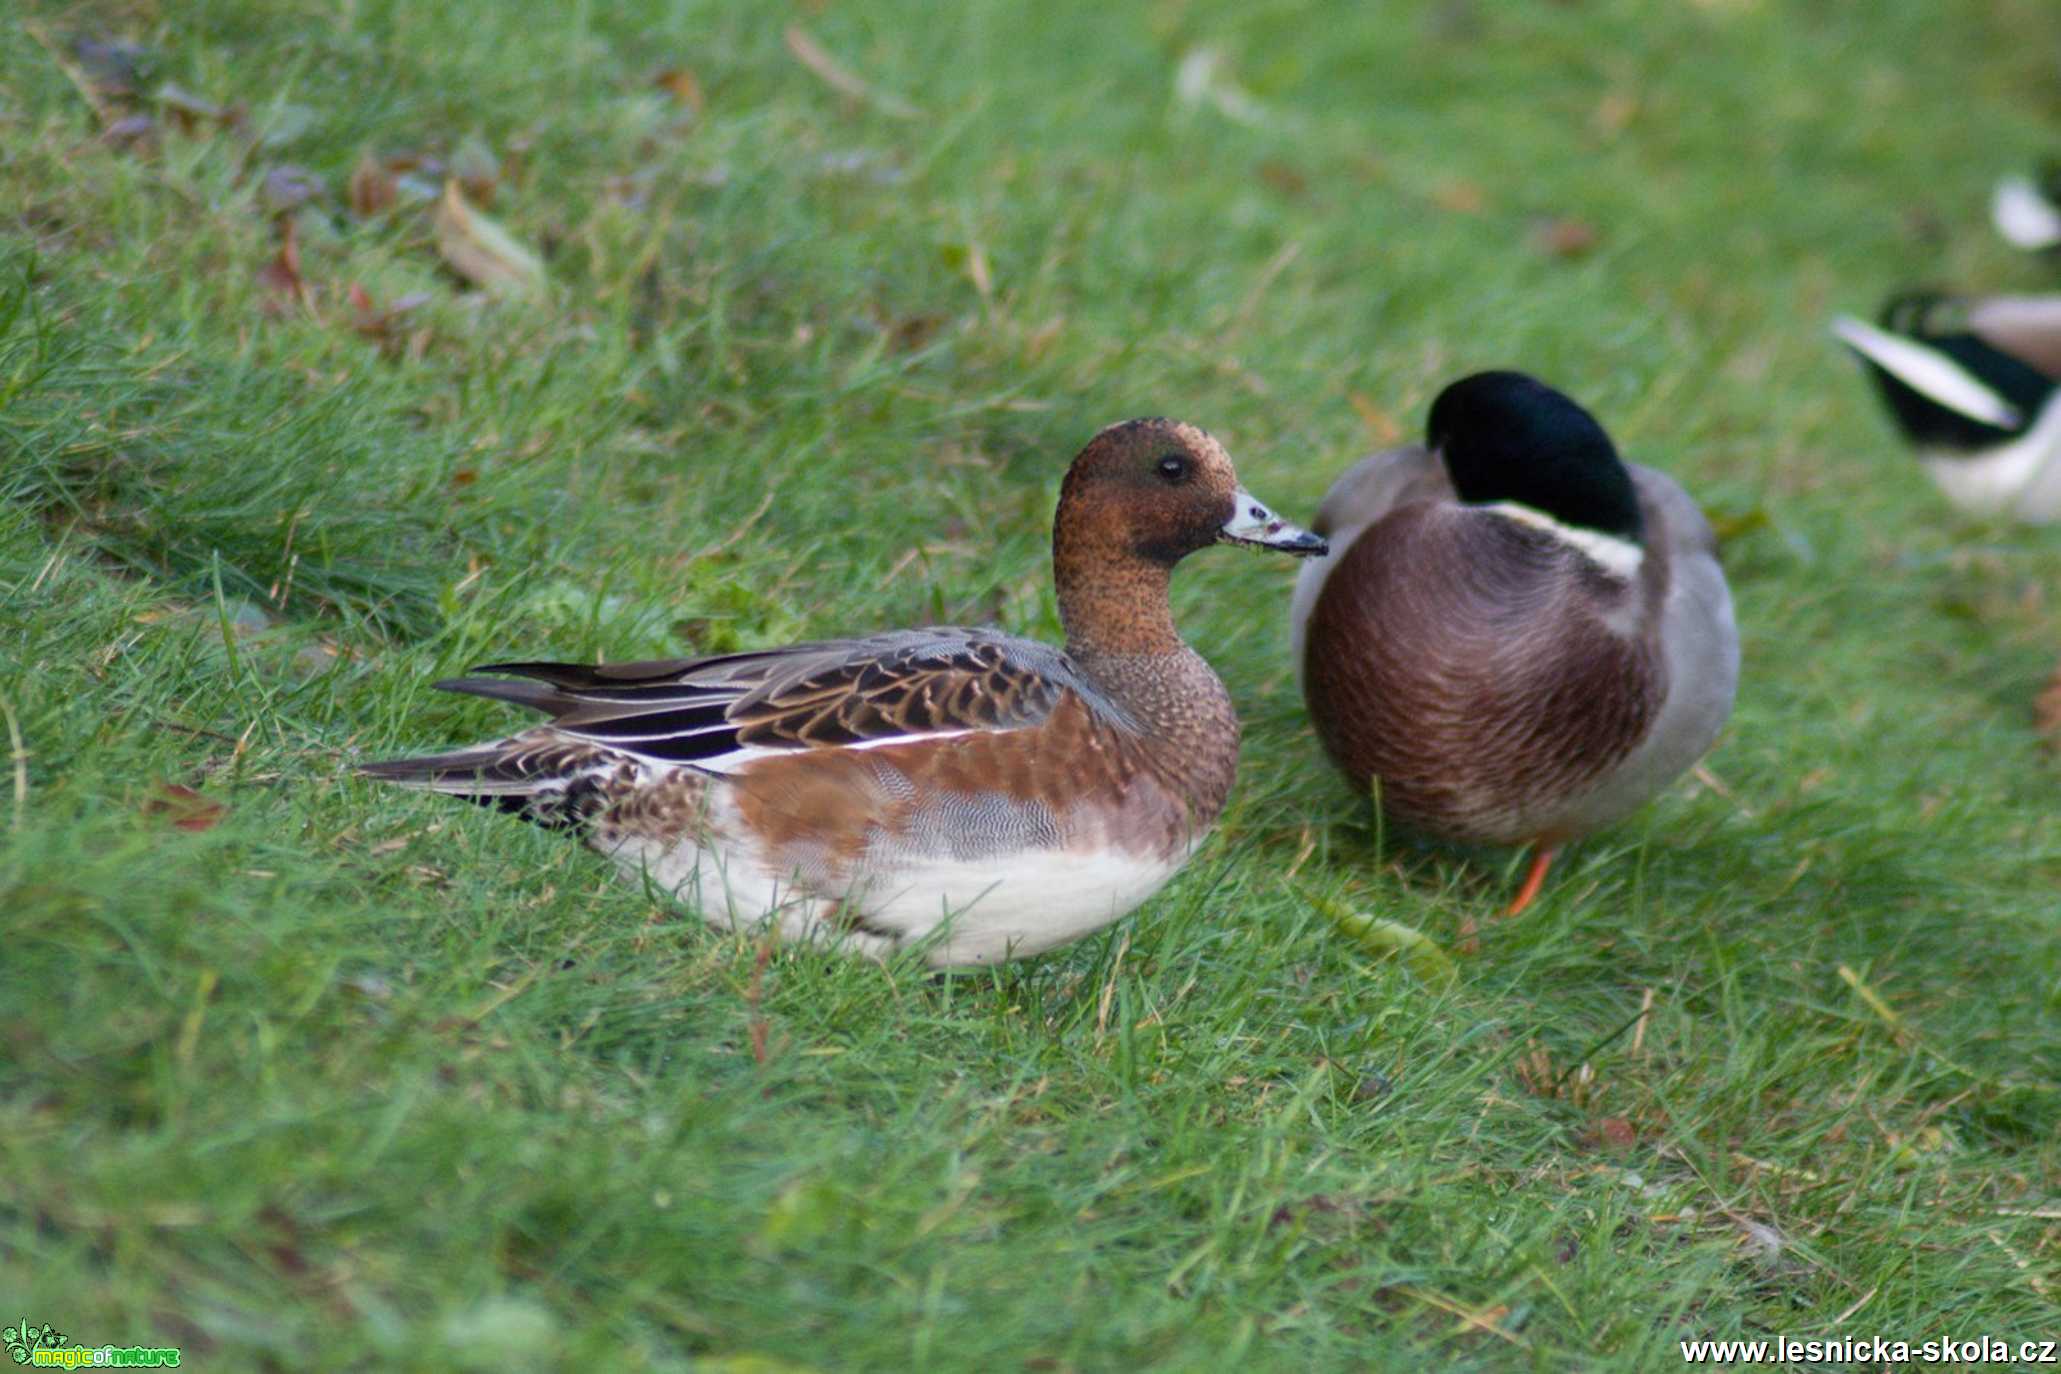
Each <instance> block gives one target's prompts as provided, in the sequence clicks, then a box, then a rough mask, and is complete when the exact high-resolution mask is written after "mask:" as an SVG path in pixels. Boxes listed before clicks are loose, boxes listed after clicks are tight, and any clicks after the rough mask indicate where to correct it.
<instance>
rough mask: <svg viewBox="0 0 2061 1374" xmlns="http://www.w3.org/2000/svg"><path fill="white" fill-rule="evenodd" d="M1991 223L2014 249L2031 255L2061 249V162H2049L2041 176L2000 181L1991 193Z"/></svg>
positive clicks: (2019, 175) (2042, 168)
mask: <svg viewBox="0 0 2061 1374" xmlns="http://www.w3.org/2000/svg"><path fill="white" fill-rule="evenodd" d="M1989 220H1990V223H1991V224H1992V225H1994V226H1995V227H1996V231H1997V233H1998V234H1999V235H2000V236H2001V237H2002V238H2003V240H2004V242H2006V243H2008V244H2010V245H2011V246H2012V247H2013V248H2020V249H2023V250H2024V251H2026V252H2028V253H2045V252H2049V251H2051V250H2052V249H2055V248H2061V160H2056V159H2053V158H2049V159H2047V160H2046V161H2045V162H2043V163H2041V164H2040V169H2039V175H2037V176H2025V175H2023V174H2017V175H2012V176H2007V177H2003V178H2001V179H2000V180H1998V182H1997V184H1996V189H1995V190H1993V191H1992V192H1991V193H1990V198H1989Z"/></svg>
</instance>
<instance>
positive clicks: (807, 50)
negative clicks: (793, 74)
mask: <svg viewBox="0 0 2061 1374" xmlns="http://www.w3.org/2000/svg"><path fill="white" fill-rule="evenodd" d="M784 36H785V37H786V39H787V50H788V51H789V52H791V53H793V54H794V57H795V60H796V61H797V62H799V63H801V64H802V65H803V66H804V67H807V68H808V69H809V70H810V71H812V72H814V73H815V74H816V75H817V76H820V77H822V78H823V82H824V84H825V85H827V86H829V87H830V88H831V89H833V90H836V91H839V92H842V93H843V94H845V95H848V96H850V97H851V98H852V99H854V100H856V101H859V102H860V103H862V104H866V105H871V106H873V107H874V108H875V109H877V110H879V111H880V112H881V113H882V114H887V115H893V116H894V117H895V118H896V119H914V118H916V117H917V116H918V115H920V114H922V113H923V111H921V110H919V109H917V108H916V107H915V106H914V105H911V104H910V103H909V102H908V101H906V100H904V99H902V98H901V97H900V96H898V95H895V94H893V93H892V92H889V91H881V90H875V89H874V88H873V87H872V86H870V85H868V84H867V83H866V82H864V81H862V80H860V79H859V78H858V77H857V76H856V75H854V74H853V73H852V72H851V71H850V70H849V69H847V68H846V67H845V66H844V65H843V64H842V63H840V62H839V61H838V60H837V59H836V58H834V57H832V56H831V55H830V54H829V53H828V52H826V51H824V49H823V47H822V45H821V44H819V43H817V42H816V40H815V39H813V38H811V37H809V35H808V33H807V32H806V31H805V30H804V29H803V28H802V27H801V25H799V24H789V25H788V26H787V32H786V34H785V35H784Z"/></svg>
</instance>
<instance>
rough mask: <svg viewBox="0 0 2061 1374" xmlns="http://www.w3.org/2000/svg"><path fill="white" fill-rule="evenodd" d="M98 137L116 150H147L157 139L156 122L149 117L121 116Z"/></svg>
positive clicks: (141, 115)
mask: <svg viewBox="0 0 2061 1374" xmlns="http://www.w3.org/2000/svg"><path fill="white" fill-rule="evenodd" d="M100 136H101V138H102V139H104V140H105V141H107V142H108V143H111V144H113V145H114V146H115V147H117V148H147V147H149V146H150V145H151V144H153V143H154V142H155V141H156V139H157V121H156V120H154V119H152V118H151V117H150V116H149V115H143V114H132V115H123V116H122V117H121V118H120V119H117V120H115V121H113V122H112V123H110V124H109V125H108V126H107V128H106V129H105V130H104V131H102V133H101V135H100Z"/></svg>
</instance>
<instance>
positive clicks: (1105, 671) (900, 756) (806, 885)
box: [362, 420, 1325, 966]
mask: <svg viewBox="0 0 2061 1374" xmlns="http://www.w3.org/2000/svg"><path fill="white" fill-rule="evenodd" d="M1216 543H1234V544H1248V545H1254V546H1257V547H1262V548H1272V549H1279V550H1283V551H1285V552H1288V553H1295V554H1315V553H1322V552H1323V551H1324V548H1325V545H1324V541H1323V540H1321V539H1319V538H1317V537H1316V536H1314V535H1312V534H1309V533H1307V532H1306V531H1303V530H1300V529H1297V528H1295V527H1294V526H1292V525H1289V524H1288V523H1287V522H1285V521H1283V520H1281V519H1279V518H1277V517H1276V516H1275V515H1274V514H1273V513H1272V512H1271V511H1269V510H1268V509H1267V508H1266V507H1265V506H1263V505H1262V504H1260V503H1259V502H1258V501H1256V500H1255V499H1253V497H1251V496H1250V495H1248V494H1247V493H1246V492H1245V491H1244V490H1243V489H1242V488H1241V487H1240V486H1239V485H1238V480H1237V476H1236V474H1235V473H1234V471H1233V470H1232V466H1231V460H1230V458H1229V457H1228V456H1227V455H1226V454H1225V452H1224V450H1223V447H1222V446H1221V445H1220V444H1218V443H1217V441H1216V440H1215V439H1214V438H1212V437H1211V436H1210V435H1208V434H1207V433H1205V432H1203V431H1202V430H1200V429H1197V428H1196V427H1194V426H1193V425H1188V424H1182V423H1179V422H1175V421H1169V420H1132V421H1128V422H1126V423H1123V424H1118V425H1113V426H1111V427H1109V428H1108V429H1105V430H1103V431H1102V432H1101V433H1100V434H1097V435H1096V436H1095V437H1094V439H1093V440H1091V441H1090V442H1089V444H1088V446H1087V447H1086V448H1084V449H1083V450H1081V453H1080V455H1079V456H1078V457H1076V458H1075V459H1074V461H1073V464H1072V466H1071V467H1070V468H1069V469H1068V470H1067V474H1066V479H1065V482H1064V484H1063V486H1062V488H1061V491H1060V499H1059V507H1058V513H1057V515H1056V517H1055V519H1054V522H1053V532H1052V565H1053V577H1054V581H1055V583H1056V586H1057V591H1058V600H1059V612H1060V619H1061V621H1062V623H1063V625H1064V627H1065V630H1066V646H1065V648H1064V649H1063V650H1062V649H1058V648H1054V647H1052V646H1050V645H1046V644H1041V643H1037V642H1035V641H1030V640H1024V639H1019V638H1015V637H1012V636H1009V635H1005V634H1002V633H1000V632H998V631H994V630H984V629H975V630H966V629H949V628H933V629H919V630H904V631H898V632H894V633H888V634H880V635H874V636H871V637H868V638H862V639H845V640H830V641H823V642H819V643H811V644H797V645H790V646H786V647H783V648H775V649H765V650H759V651H754V652H745V653H736V654H725V655H721V656H717V657H711V658H699V659H682V660H673V661H666V662H651V663H624V664H616V665H612V666H611V665H604V666H599V667H586V666H581V665H577V664H564V663H510V664H500V665H495V666H492V667H487V668H482V669H479V670H478V671H480V672H483V673H496V674H505V675H507V676H503V677H466V678H459V679H455V680H453V681H448V682H442V683H439V684H437V685H438V686H440V687H443V688H445V689H447V690H451V691H458V692H470V693H475V694H477V695H480V696H487V697H494V698H498V699H500V700H504V701H512V702H516V703H518V704H520V705H524V706H529V707H533V708H535V709H537V710H540V711H543V712H545V713H547V714H549V715H550V716H551V720H550V722H549V723H548V724H545V725H541V726H538V727H536V728H534V729H530V730H525V731H523V732H521V733H519V734H515V735H511V736H509V737H507V738H505V739H500V740H496V741H493V742H492V743H488V744H483V745H480V746H478V747H475V748H470V749H463V750H458V751H456V752H453V753H448V754H440V755H436V756H433V757H428V758H415V759H401V760H396V761H393V762H387V763H373V764H367V765H365V766H364V767H363V770H362V771H364V772H365V773H366V774H368V775H370V776H372V777H374V778H379V779H382V780H385V781H389V782H397V783H402V784H405V785H408V786H413V787H422V788H428V789H431V790H434V791H438V792H446V793H451V794H453V795H456V796H460V797H464V798H466V799H468V800H470V801H475V802H479V803H481V804H484V805H491V806H496V807H499V808H501V809H502V810H506V811H510V812H513V813H515V814H517V815H520V816H522V817H524V818H526V819H528V820H531V821H535V822H537V823H539V824H542V825H547V826H553V827H563V828H567V829H570V830H574V831H576V832H578V833H580V834H581V835H583V836H584V837H585V838H586V840H587V842H588V843H589V844H591V845H593V846H594V847H595V848H596V849H598V850H600V851H601V852H603V853H605V854H608V855H610V856H611V857H613V858H614V859H615V861H616V862H617V863H618V864H619V865H621V866H622V868H623V869H624V870H626V871H627V872H628V873H630V874H631V875H634V876H636V877H637V878H638V879H639V880H642V879H643V878H644V877H646V876H648V877H649V878H650V879H651V880H652V881H654V882H655V883H657V884H658V885H659V886H660V887H661V888H663V889H665V890H667V891H669V892H672V893H674V894H676V895H677V896H678V897H679V899H680V900H682V901H683V902H685V903H686V904H687V905H689V906H691V907H693V908H695V909H696V910H698V911H699V912H700V913H701V914H702V916H703V917H704V918H706V919H707V920H708V921H709V922H710V923H711V924H713V925H716V926H720V927H732V928H745V927H751V926H756V925H759V924H762V923H765V922H772V923H774V924H776V925H777V927H778V928H779V930H780V931H781V932H782V933H783V934H784V935H787V936H790V937H797V938H805V939H816V940H824V941H827V942H832V943H835V944H837V945H839V946H840V947H842V948H845V949H850V950H855V951H860V952H865V953H871V954H875V955H886V954H889V953H892V952H894V951H896V950H899V949H902V948H904V947H909V946H918V947H921V948H923V949H924V951H925V954H926V957H927V958H928V959H929V961H930V962H931V963H932V964H935V965H939V966H953V965H967V964H986V963H993V962H996V961H998V960H1003V959H1010V958H1018V957H1022V956H1026V955H1032V954H1037V953H1040V952H1042V951H1044V950H1048V949H1052V948H1054V947H1056V946H1058V945H1062V944H1065V943H1066V942H1067V941H1070V940H1074V939H1077V938H1079V937H1080V936H1082V935H1085V934H1088V933H1089V932H1091V931H1094V930H1097V929H1099V928H1101V927H1103V926H1106V925H1108V924H1109V923H1110V922H1112V921H1115V920H1117V919H1118V918H1120V917H1122V916H1123V915H1125V914H1126V913H1127V912H1129V911H1130V910H1131V909H1132V908H1134V907H1136V906H1137V905H1138V904H1139V903H1140V902H1142V901H1144V900H1145V899H1146V898H1147V897H1149V896H1151V895H1152V893H1154V892H1155V891H1157V890H1158V889H1159V888H1160V886H1161V885H1163V884H1164V883H1165V882H1166V881H1167V879H1168V878H1170V877H1172V876H1173V874H1174V873H1175V872H1177V871H1178V870H1179V869H1180V868H1181V866H1182V865H1183V864H1184V863H1186V862H1187V860H1188V858H1189V856H1190V855H1191V854H1193V853H1194V851H1195V849H1196V847H1197V846H1198V845H1199V844H1200V843H1201V842H1202V840H1203V838H1204V837H1205V836H1206V835H1207V834H1208V832H1209V829H1210V827H1211V826H1212V825H1213V824H1214V823H1215V821H1216V818H1217V815H1218V813H1219V812H1220V811H1221V810H1222V809H1223V805H1224V799H1225V797H1226V796H1227V795H1228V794H1229V792H1230V789H1231V782H1232V777H1233V774H1234V772H1235V770H1236V766H1237V757H1238V718H1237V715H1236V714H1235V713H1234V712H1233V710H1232V707H1231V699H1230V695H1229V694H1228V693H1227V692H1226V691H1225V690H1224V685H1223V683H1222V682H1220V681H1219V680H1218V679H1217V676H1216V674H1215V673H1214V672H1212V671H1211V670H1210V667H1209V665H1208V664H1207V663H1205V662H1204V661H1203V660H1202V658H1201V656H1200V655H1198V654H1196V653H1195V651H1194V650H1192V649H1190V648H1189V647H1188V646H1187V645H1186V644H1185V643H1184V642H1183V641H1182V640H1181V637H1180V635H1179V633H1178V632H1177V631H1176V630H1175V628H1174V623H1173V615H1172V609H1171V607H1170V605H1169V603H1168V600H1167V588H1168V581H1169V577H1170V575H1171V573H1172V571H1173V568H1174V565H1175V564H1176V563H1178V562H1179V561H1180V560H1181V559H1182V558H1184V557H1186V556H1187V555H1188V554H1190V553H1193V552H1194V551H1196V550H1197V549H1201V548H1204V547H1207V546H1208V545H1210V544H1216Z"/></svg>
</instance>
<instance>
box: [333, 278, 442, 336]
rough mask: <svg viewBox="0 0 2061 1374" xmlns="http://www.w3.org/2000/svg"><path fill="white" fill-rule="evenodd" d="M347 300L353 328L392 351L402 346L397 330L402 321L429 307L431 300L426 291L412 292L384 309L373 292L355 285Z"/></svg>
mask: <svg viewBox="0 0 2061 1374" xmlns="http://www.w3.org/2000/svg"><path fill="white" fill-rule="evenodd" d="M344 299H345V300H347V301H348V302H350V307H351V328H353V329H355V330H357V331H358V332H359V333H360V334H363V335H364V336H365V337H366V338H368V339H372V340H374V341H376V342H377V343H378V344H379V345H380V346H381V347H382V348H389V349H391V348H394V347H398V345H399V344H400V343H401V336H400V330H399V329H398V328H397V327H396V326H398V325H400V324H402V323H403V322H404V320H403V317H404V316H406V315H407V314H409V313H410V312H411V311H415V310H419V309H421V308H422V307H423V306H425V305H428V304H429V300H430V297H429V293H428V292H427V291H411V292H409V293H408V294H407V295H405V296H400V297H397V298H396V299H395V300H394V301H393V303H392V304H391V305H388V306H387V307H386V308H385V309H381V308H380V305H379V303H378V302H377V301H375V300H373V299H372V293H371V292H369V291H367V290H366V289H365V288H364V287H362V286H360V285H359V284H358V283H357V282H352V283H351V284H350V287H349V289H347V290H346V291H345V292H344Z"/></svg>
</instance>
